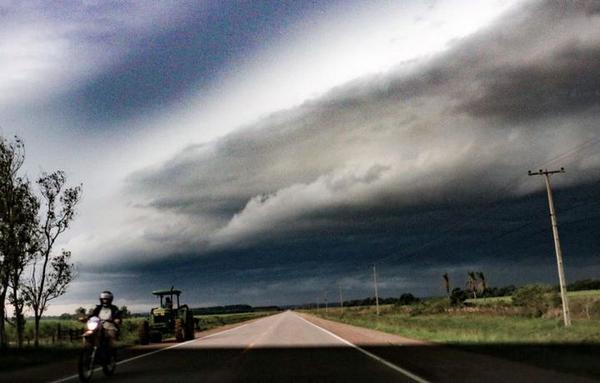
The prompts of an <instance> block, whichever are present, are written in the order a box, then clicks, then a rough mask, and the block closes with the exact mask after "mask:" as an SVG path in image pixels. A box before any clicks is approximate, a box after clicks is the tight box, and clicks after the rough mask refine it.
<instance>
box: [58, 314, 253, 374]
mask: <svg viewBox="0 0 600 383" xmlns="http://www.w3.org/2000/svg"><path fill="white" fill-rule="evenodd" d="M248 324H249V323H246V324H243V325H241V326H237V327H234V328H230V329H227V330H223V331H219V332H217V333H214V334H210V335H207V336H203V337H202V338H196V339H192V340H188V341H187V342H182V343H177V344H174V345H172V346H168V347H163V348H161V349H158V350H154V351H150V352H147V353H145V354H141V355H137V356H134V357H131V358H129V359H124V360H121V361H119V362H117V366H118V365H120V364H125V363H129V362H132V361H134V360H137V359H141V358H145V357H147V356H150V355H154V354H158V353H159V352H162V351H166V350H170V349H172V348H176V347H180V346H183V345H186V344H189V343H193V342H198V341H201V340H202V339H207V338H212V337H213V336H217V335H221V334H224V333H228V332H231V331H233V330H238V329H240V328H242V327H246V326H248ZM101 369H102V368H101V367H98V368H96V369H94V372H95V373H96V372H98V371H100V370H101ZM76 378H79V374H75V375H71V376H67V377H66V378H61V379H58V380H53V381H51V382H50V383H62V382H67V381H69V380H73V379H76Z"/></svg>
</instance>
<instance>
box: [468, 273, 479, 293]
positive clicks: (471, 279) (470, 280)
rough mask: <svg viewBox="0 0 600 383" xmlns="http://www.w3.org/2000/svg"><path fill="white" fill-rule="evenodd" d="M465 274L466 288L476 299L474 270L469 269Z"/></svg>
mask: <svg viewBox="0 0 600 383" xmlns="http://www.w3.org/2000/svg"><path fill="white" fill-rule="evenodd" d="M467 275H468V279H467V290H469V291H470V292H472V293H473V299H477V275H476V274H475V272H474V271H469V272H468V273H467Z"/></svg>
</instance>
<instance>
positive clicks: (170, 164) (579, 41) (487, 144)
mask: <svg viewBox="0 0 600 383" xmlns="http://www.w3.org/2000/svg"><path fill="white" fill-rule="evenodd" d="M599 47H600V5H598V3H597V2H594V1H583V0H582V1H575V2H572V1H563V2H560V1H559V2H557V1H486V2H472V1H425V2H424V1H372V2H363V1H331V2H312V1H294V2H285V3H284V2H275V1H273V2H262V1H261V2H221V1H214V2H213V1H202V2H200V1H196V2H171V1H164V2H142V1H139V2H122V1H118V2H117V1H115V2H107V1H98V2H95V1H89V2H85V3H76V2H64V3H62V2H61V3H48V2H43V1H40V2H33V1H30V2H12V1H0V134H2V135H4V136H12V135H14V134H17V135H19V136H20V137H22V138H23V139H24V141H25V143H26V148H27V162H26V166H25V167H26V169H25V171H26V173H27V175H28V176H29V178H30V179H35V177H36V176H38V175H39V174H40V173H41V172H42V171H50V170H53V169H63V170H65V171H66V173H67V175H68V178H69V181H70V182H71V183H72V184H78V183H83V190H84V197H83V200H82V202H81V205H80V206H79V213H78V216H77V218H76V221H75V223H74V225H73V227H72V229H71V230H70V231H69V232H68V233H67V234H65V236H64V237H63V238H62V242H61V243H60V244H59V247H64V248H66V249H69V250H71V251H72V252H73V256H74V259H75V262H76V264H77V268H78V275H79V277H78V279H77V280H76V282H74V283H73V285H72V286H71V288H70V290H69V292H68V294H67V295H65V296H64V297H62V298H61V299H59V300H58V301H56V303H55V304H54V305H53V307H51V309H50V313H61V312H64V311H71V310H72V309H73V308H74V307H77V306H79V305H84V306H90V305H92V304H94V302H95V301H96V299H97V294H98V292H99V291H101V290H104V289H110V290H112V291H113V292H114V293H115V296H116V302H117V303H118V304H126V305H128V306H130V307H133V308H134V310H142V309H145V308H147V307H148V306H149V305H150V304H152V303H154V302H153V300H152V297H151V296H150V294H149V293H150V291H151V290H153V289H157V288H164V287H170V286H171V285H175V286H176V287H178V288H181V289H183V290H184V297H185V299H184V300H185V301H186V302H189V303H190V304H192V305H194V306H196V305H214V304H234V303H248V304H254V305H267V304H294V303H303V302H309V301H316V300H317V299H324V297H325V296H328V297H329V300H334V299H335V297H336V295H337V286H338V285H340V286H341V287H342V289H343V290H344V291H345V295H346V297H348V298H358V297H365V296H369V295H372V294H373V293H372V291H371V289H370V288H371V285H370V279H369V278H370V274H369V273H370V270H371V269H370V265H371V264H372V263H376V264H377V265H378V270H379V272H380V277H379V279H380V281H381V289H380V290H381V294H382V295H383V296H399V295H400V294H401V293H404V292H412V293H414V294H417V295H421V296H425V295H436V294H441V293H442V278H441V275H442V274H443V273H444V272H448V273H450V276H451V282H452V284H453V285H455V286H460V287H462V286H464V283H465V278H466V272H467V271H470V270H481V271H483V272H484V273H485V274H486V276H487V279H488V280H489V283H490V284H492V285H505V284H511V283H513V284H523V283H527V282H546V283H556V280H557V277H556V270H555V265H556V263H555V258H554V249H553V243H552V236H551V231H550V225H549V222H548V221H549V220H548V211H547V202H546V199H545V198H546V197H545V194H544V189H543V185H544V184H543V179H541V178H540V177H528V176H527V170H529V169H539V168H549V169H554V168H559V167H561V166H564V167H565V168H566V170H567V172H566V173H565V174H561V175H557V176H554V177H553V178H552V183H553V185H554V186H555V194H556V202H557V207H558V213H559V220H560V224H561V236H562V238H561V239H562V242H563V252H564V255H565V264H566V268H567V270H566V274H567V279H568V280H575V279H580V278H598V277H600V239H599V238H600V235H599V232H600V204H599V203H598V201H599V197H600V193H599V192H598V190H599V189H598V186H599V181H600V135H599V133H600V127H599V125H598V121H599V119H598V117H599V116H600V76H598V73H600V48H599Z"/></svg>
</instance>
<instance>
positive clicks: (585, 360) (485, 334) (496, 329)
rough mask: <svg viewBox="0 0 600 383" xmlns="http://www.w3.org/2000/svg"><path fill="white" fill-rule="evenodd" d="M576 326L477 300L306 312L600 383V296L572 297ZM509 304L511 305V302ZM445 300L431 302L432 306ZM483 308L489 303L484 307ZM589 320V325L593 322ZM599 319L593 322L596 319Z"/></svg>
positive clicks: (501, 301)
mask: <svg viewBox="0 0 600 383" xmlns="http://www.w3.org/2000/svg"><path fill="white" fill-rule="evenodd" d="M569 296H570V298H571V300H570V307H571V312H572V313H573V312H574V313H576V314H577V315H576V316H574V317H573V325H572V326H571V327H569V328H565V327H564V326H563V323H562V319H561V317H560V310H559V311H558V314H559V315H556V316H554V317H552V318H543V317H542V318H533V317H528V316H525V315H519V314H518V313H517V312H516V311H515V308H514V307H512V306H511V305H510V297H503V298H499V299H498V298H484V299H481V300H477V301H478V302H476V303H477V304H476V305H474V306H475V307H465V308H464V309H450V310H447V311H443V312H437V313H431V312H429V313H427V312H422V311H421V312H420V311H419V310H418V309H417V310H413V311H411V308H409V307H407V306H401V307H397V306H386V307H382V308H381V315H379V316H377V315H376V312H375V307H373V306H371V307H347V308H345V309H344V312H343V314H342V311H341V309H339V308H334V309H329V310H328V312H327V313H326V312H325V310H323V309H321V310H319V311H316V310H311V311H308V312H309V313H311V314H313V315H317V316H319V317H322V318H325V319H329V320H334V321H338V322H343V323H347V324H351V325H355V326H360V327H366V328H371V329H375V330H379V331H384V332H388V333H392V334H397V335H401V336H405V337H408V338H412V339H421V340H427V341H431V342H434V343H437V344H443V345H446V346H447V347H455V348H459V349H463V350H467V351H472V352H478V353H483V354H489V355H493V356H496V357H501V358H506V359H511V360H515V361H519V362H523V363H528V364H532V365H536V366H539V367H543V368H550V369H554V370H558V371H563V372H569V373H576V374H583V375H587V376H591V377H594V378H599V377H600V364H599V363H598V360H600V319H598V313H597V312H596V311H593V312H592V313H591V314H590V313H589V312H588V313H587V317H586V311H585V310H586V307H587V308H588V309H589V308H590V307H591V308H592V309H593V310H597V308H598V307H600V306H597V305H598V302H599V301H600V292H599V291H578V292H574V293H571V294H569ZM507 298H508V299H507ZM442 300H445V299H437V300H435V299H434V300H431V302H430V303H431V304H432V306H435V304H439V303H441V302H442ZM482 302H485V303H482ZM589 318H591V319H589ZM594 318H595V319H594Z"/></svg>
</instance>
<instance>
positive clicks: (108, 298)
mask: <svg viewBox="0 0 600 383" xmlns="http://www.w3.org/2000/svg"><path fill="white" fill-rule="evenodd" d="M112 301H113V295H112V293H111V292H110V291H103V292H101V293H100V304H102V305H103V306H109V305H111V304H112Z"/></svg>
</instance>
